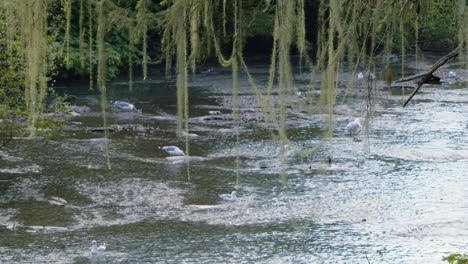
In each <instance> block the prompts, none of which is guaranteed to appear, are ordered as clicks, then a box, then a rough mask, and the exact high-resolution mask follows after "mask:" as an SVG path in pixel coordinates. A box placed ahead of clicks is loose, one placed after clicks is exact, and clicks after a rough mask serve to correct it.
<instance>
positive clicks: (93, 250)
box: [91, 240, 107, 255]
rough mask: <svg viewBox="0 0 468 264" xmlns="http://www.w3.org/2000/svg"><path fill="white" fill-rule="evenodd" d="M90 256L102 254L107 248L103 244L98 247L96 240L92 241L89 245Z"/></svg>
mask: <svg viewBox="0 0 468 264" xmlns="http://www.w3.org/2000/svg"><path fill="white" fill-rule="evenodd" d="M91 244H92V245H91V254H92V255H98V254H102V253H104V251H105V250H106V248H107V244H106V243H104V244H102V245H100V246H98V245H97V242H96V240H93V242H92V243H91Z"/></svg>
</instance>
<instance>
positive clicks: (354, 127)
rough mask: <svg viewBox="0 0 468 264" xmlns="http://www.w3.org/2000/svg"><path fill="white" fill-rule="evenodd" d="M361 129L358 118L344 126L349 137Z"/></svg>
mask: <svg viewBox="0 0 468 264" xmlns="http://www.w3.org/2000/svg"><path fill="white" fill-rule="evenodd" d="M361 128H362V126H361V122H359V118H356V119H354V121H352V122H349V124H348V125H347V126H346V131H348V132H349V134H350V135H353V134H357V133H359V132H360V131H361Z"/></svg>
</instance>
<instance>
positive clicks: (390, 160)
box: [0, 65, 468, 263]
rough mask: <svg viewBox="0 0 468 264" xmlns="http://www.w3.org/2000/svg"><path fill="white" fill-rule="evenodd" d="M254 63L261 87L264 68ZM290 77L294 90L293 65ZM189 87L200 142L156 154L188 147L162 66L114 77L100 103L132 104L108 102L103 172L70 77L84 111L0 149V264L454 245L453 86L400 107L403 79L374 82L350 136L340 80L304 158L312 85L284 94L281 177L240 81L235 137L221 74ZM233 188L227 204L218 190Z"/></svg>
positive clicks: (434, 254)
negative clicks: (368, 110)
mask: <svg viewBox="0 0 468 264" xmlns="http://www.w3.org/2000/svg"><path fill="white" fill-rule="evenodd" d="M251 69H252V71H253V72H255V74H256V75H258V81H259V83H262V82H265V83H266V80H267V69H268V67H267V66H266V65H257V66H252V67H251ZM153 76H157V75H153ZM457 76H458V77H459V78H465V79H467V78H468V77H467V76H466V74H465V75H463V71H461V70H459V71H457ZM349 77H350V75H349V74H347V75H346V74H345V75H343V76H340V77H339V78H341V79H342V81H343V82H345V81H346V78H349ZM341 79H340V80H341ZM296 80H297V87H298V89H300V90H302V91H306V88H307V83H308V80H306V77H305V75H304V74H297V75H296ZM190 83H191V85H192V86H191V90H190V104H191V106H190V113H191V117H192V118H191V120H190V123H191V125H190V128H191V131H190V133H194V134H196V135H197V136H191V137H190V146H191V150H190V153H191V157H190V159H189V162H188V160H187V159H184V158H177V159H175V160H174V159H171V158H169V159H168V158H167V154H166V153H164V152H163V151H161V150H160V149H159V147H161V146H167V145H174V146H178V147H179V148H181V149H184V147H185V143H184V138H178V137H177V136H176V134H175V131H174V130H175V127H176V123H175V118H176V97H175V88H174V83H173V82H167V81H164V77H162V75H161V78H159V79H156V77H153V80H150V81H146V82H135V83H134V88H133V92H129V91H128V88H127V83H125V82H116V83H114V84H113V85H112V86H113V89H109V90H110V94H109V96H108V98H109V100H129V101H130V102H132V103H134V104H135V106H136V107H137V108H138V109H140V108H141V109H143V113H136V112H119V111H118V110H117V109H115V108H112V107H109V109H108V111H109V123H110V124H111V131H110V139H108V142H109V147H110V158H111V162H112V163H113V166H112V167H113V170H112V171H107V170H106V169H105V168H106V167H105V166H104V164H105V158H104V155H103V145H104V143H105V141H106V139H104V138H103V130H102V124H101V118H100V110H99V103H98V100H97V96H94V95H91V96H90V95H85V94H86V93H87V87H79V86H70V87H67V88H66V89H65V91H66V92H67V93H71V94H76V95H77V96H78V99H77V102H78V104H79V105H86V106H88V107H89V108H90V111H89V112H86V113H83V114H82V115H81V116H76V117H71V118H69V121H68V122H69V125H70V126H69V127H67V129H66V130H65V131H64V132H63V133H62V134H60V135H55V136H54V137H53V138H51V139H38V140H20V139H18V140H15V143H14V144H11V145H9V146H8V148H6V149H4V150H2V151H0V175H1V178H0V232H1V236H0V262H2V263H24V262H26V263H27V262H35V263H50V262H56V263H88V262H91V263H157V262H165V263H199V262H209V263H226V262H232V263H248V262H249V263H251V262H255V263H326V262H333V263H337V262H338V263H341V262H344V263H368V260H369V262H370V263H413V262H421V263H438V262H439V261H440V260H441V257H442V256H444V255H447V254H448V253H449V252H457V251H466V241H467V240H468V232H467V230H468V219H467V216H466V215H467V214H466V209H467V208H468V202H467V201H468V199H467V198H468V197H467V194H468V192H467V191H468V190H467V186H468V178H467V177H466V176H467V175H466V173H467V172H466V171H467V170H466V168H467V167H468V137H466V133H467V132H468V130H467V128H466V125H467V122H468V117H467V116H466V113H467V112H468V91H467V90H466V83H463V82H462V81H456V82H450V83H447V84H444V86H428V87H425V88H423V89H422V90H421V92H420V93H418V95H417V96H416V97H415V98H414V99H413V101H412V102H411V103H410V104H409V105H408V106H407V108H402V107H401V104H402V102H403V101H404V100H405V99H406V96H402V95H406V94H407V92H406V88H402V89H403V90H402V89H400V88H398V89H397V88H395V89H391V90H390V92H389V90H385V89H380V88H378V102H377V105H376V111H375V113H374V116H373V119H372V121H371V123H370V127H369V128H370V130H369V131H370V132H369V134H368V135H367V136H366V135H364V133H362V134H361V135H360V139H361V140H357V141H353V139H352V138H351V137H349V136H348V135H346V132H345V130H344V127H345V126H346V124H347V122H349V121H350V119H352V118H353V117H356V116H361V117H362V116H363V109H364V108H365V104H366V100H365V97H364V96H365V94H366V90H365V89H366V88H365V84H359V83H358V84H356V88H349V89H352V90H340V91H339V93H338V94H339V95H340V96H339V97H338V98H337V102H338V103H337V105H336V107H335V124H334V137H333V138H330V139H329V140H328V141H327V143H326V144H325V145H323V146H322V147H321V148H319V149H318V150H317V151H316V152H314V153H313V154H312V155H305V154H304V153H306V151H307V150H309V149H312V148H314V147H316V146H318V145H319V144H320V143H321V139H322V135H323V132H324V131H325V129H326V128H327V124H326V117H325V116H324V115H323V114H322V113H321V112H320V111H316V110H310V109H309V108H308V107H309V106H310V101H309V99H310V98H314V96H316V94H307V92H306V93H305V95H304V98H296V97H291V98H288V100H290V101H291V108H288V131H287V132H288V135H289V138H290V142H289V143H288V146H286V154H285V157H284V159H285V165H284V166H285V169H286V171H287V173H288V185H287V186H286V187H285V186H283V185H282V182H281V177H280V175H279V171H280V170H281V169H282V166H281V158H280V157H279V147H280V145H279V142H277V141H275V140H274V134H275V133H274V126H273V125H272V124H265V123H264V122H263V114H264V113H263V111H262V110H261V109H258V108H257V104H256V99H255V96H254V94H253V93H252V92H251V90H250V88H249V87H248V83H247V80H242V81H241V89H240V90H241V96H240V102H241V107H242V109H243V110H242V111H241V112H240V119H241V126H240V128H239V131H240V143H239V144H238V145H236V134H235V133H236V129H235V128H234V122H233V120H232V118H231V116H230V100H231V90H230V86H231V80H230V71H226V70H225V69H220V68H213V69H212V71H210V72H205V73H201V74H199V75H195V76H192V77H191V81H190ZM377 84H378V87H382V86H383V82H382V83H379V82H378V83H377ZM261 88H262V86H261ZM263 88H264V87H263ZM460 88H465V89H460ZM394 90H395V91H394ZM408 90H411V89H410V88H408ZM363 91H364V92H363ZM318 92H319V91H316V92H314V93H318ZM209 111H220V113H216V115H215V116H216V118H213V117H212V116H210V113H209ZM237 152H239V153H240V156H239V158H240V168H239V169H237V168H236V161H235V160H236V153H237ZM187 166H190V178H189V177H188V175H187V171H188V170H187ZM237 173H238V174H239V178H237ZM237 179H239V185H238V186H236V180H237ZM233 190H236V191H237V196H238V199H237V201H236V202H233V203H226V202H223V201H221V200H220V199H219V197H218V194H220V193H230V192H231V191H233ZM50 197H60V198H63V199H65V200H66V201H67V204H66V205H65V206H59V205H57V204H52V203H49V202H48V199H50ZM92 240H97V241H98V243H99V244H101V243H103V242H106V243H108V244H109V246H108V249H107V251H106V253H105V255H103V256H99V257H97V258H95V257H92V256H91V255H90V245H91V241H92Z"/></svg>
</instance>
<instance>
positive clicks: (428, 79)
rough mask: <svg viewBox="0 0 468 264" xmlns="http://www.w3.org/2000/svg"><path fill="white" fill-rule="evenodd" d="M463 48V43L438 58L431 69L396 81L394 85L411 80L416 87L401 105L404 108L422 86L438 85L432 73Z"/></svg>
mask: <svg viewBox="0 0 468 264" xmlns="http://www.w3.org/2000/svg"><path fill="white" fill-rule="evenodd" d="M462 48H463V42H462V43H460V44H459V45H458V46H457V47H456V48H455V49H454V50H452V51H451V52H450V53H449V54H447V55H445V56H444V57H442V58H440V59H439V60H438V61H437V62H436V63H434V65H432V67H431V68H430V69H429V70H427V71H426V72H423V73H420V74H416V75H413V76H410V77H407V78H403V79H400V80H398V81H396V82H395V83H401V82H407V81H411V80H416V79H418V81H416V84H417V85H418V86H417V87H416V89H415V90H414V92H413V93H412V94H411V95H410V97H409V98H408V99H407V100H406V102H405V103H404V104H403V107H405V106H406V105H407V104H408V103H409V102H410V101H411V99H412V98H413V97H414V96H415V95H416V93H417V92H418V91H419V89H420V88H421V87H422V86H423V84H434V83H438V81H440V78H439V77H437V76H434V75H433V73H434V72H435V71H436V70H437V69H439V68H440V67H441V66H442V65H444V64H445V63H447V61H448V60H450V59H452V58H454V57H456V56H457V55H458V54H459V53H460V52H461V50H462Z"/></svg>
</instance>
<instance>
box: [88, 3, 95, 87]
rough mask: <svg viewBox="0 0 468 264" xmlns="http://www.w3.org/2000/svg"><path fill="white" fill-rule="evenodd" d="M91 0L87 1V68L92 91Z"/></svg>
mask: <svg viewBox="0 0 468 264" xmlns="http://www.w3.org/2000/svg"><path fill="white" fill-rule="evenodd" d="M92 1H93V0H88V60H89V61H88V63H89V65H88V67H89V90H93V85H94V80H93V75H94V72H93V58H94V55H93V44H94V43H93V3H92Z"/></svg>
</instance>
